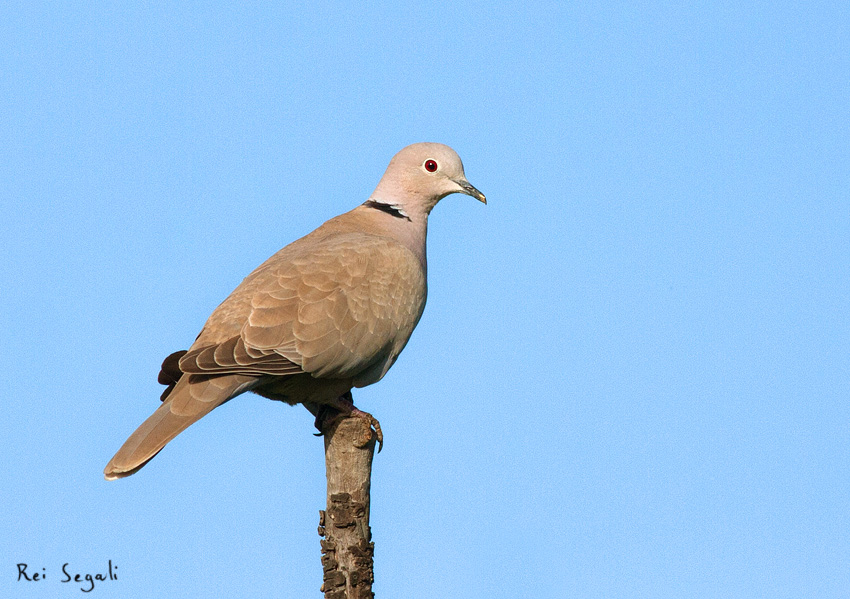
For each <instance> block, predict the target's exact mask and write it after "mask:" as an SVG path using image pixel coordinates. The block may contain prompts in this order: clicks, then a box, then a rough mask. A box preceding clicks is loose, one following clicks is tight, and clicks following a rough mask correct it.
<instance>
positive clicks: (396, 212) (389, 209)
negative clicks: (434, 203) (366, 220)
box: [363, 200, 410, 221]
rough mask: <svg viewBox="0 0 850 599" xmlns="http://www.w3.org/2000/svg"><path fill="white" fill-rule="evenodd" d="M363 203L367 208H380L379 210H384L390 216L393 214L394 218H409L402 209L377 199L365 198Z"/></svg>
mask: <svg viewBox="0 0 850 599" xmlns="http://www.w3.org/2000/svg"><path fill="white" fill-rule="evenodd" d="M363 205H364V206H368V207H369V208H374V209H376V210H380V211H381V212H386V213H387V214H389V215H390V216H394V217H396V218H403V219H405V220H408V221H409V220H410V217H409V216H407V214H405V212H404V210H402V209H401V208H400V207H399V206H396V205H394V204H384V203H383V202H379V201H377V200H366V201H365V202H364V203H363Z"/></svg>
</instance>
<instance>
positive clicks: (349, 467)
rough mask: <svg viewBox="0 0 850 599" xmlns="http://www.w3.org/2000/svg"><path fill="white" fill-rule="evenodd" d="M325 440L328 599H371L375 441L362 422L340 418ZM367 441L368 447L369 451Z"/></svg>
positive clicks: (322, 523)
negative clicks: (371, 505)
mask: <svg viewBox="0 0 850 599" xmlns="http://www.w3.org/2000/svg"><path fill="white" fill-rule="evenodd" d="M328 428H329V429H330V430H327V431H325V432H324V434H325V469H326V471H327V478H328V493H327V508H326V510H320V511H319V536H321V537H322V540H321V541H320V543H321V546H322V571H323V577H322V589H321V590H322V592H323V593H324V594H325V599H371V598H372V597H374V596H375V594H374V593H373V592H372V583H373V582H374V580H375V577H374V572H373V569H372V563H373V561H372V556H373V554H374V550H375V544H374V543H373V542H372V531H371V529H370V528H369V501H370V499H369V488H370V485H371V479H372V457H373V456H374V454H375V437H374V434H373V432H372V428H371V426H370V424H369V422H368V421H366V420H364V419H363V418H356V417H348V418H340V419H338V420H337V421H336V422H334V423H333V424H331V426H329V427H328ZM364 439H369V441H368V442H367V443H366V444H365V445H364V444H363V441H364Z"/></svg>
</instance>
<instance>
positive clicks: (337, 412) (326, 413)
mask: <svg viewBox="0 0 850 599" xmlns="http://www.w3.org/2000/svg"><path fill="white" fill-rule="evenodd" d="M349 416H353V417H355V418H363V419H364V420H366V421H367V422H368V423H369V425H370V426H371V428H370V430H369V437H368V438H366V439H364V441H363V443H361V444H360V447H363V446H365V445H366V444H367V443H368V442H369V441H371V440H372V431H371V429H372V428H374V429H375V438H376V439H377V440H378V453H381V449H382V448H383V446H384V433H383V432H381V423H380V422H378V419H377V418H375V417H374V416H372V415H371V414H370V413H369V412H364V411H363V410H359V409H358V408H356V407H355V406H354V399H353V398H352V397H351V391H347V392H346V393H345V394H344V395H340V396H339V397H337V398H336V399H335V400H333V401H330V402H328V403H326V404H322V405H321V406H320V407H319V410H318V413H317V414H316V422H315V426H316V428H317V429H319V436H321V435H324V434H325V431H326V430H328V427H329V426H331V425H332V424H333V423H334V422H335V421H336V420H337V419H339V418H348V417H349Z"/></svg>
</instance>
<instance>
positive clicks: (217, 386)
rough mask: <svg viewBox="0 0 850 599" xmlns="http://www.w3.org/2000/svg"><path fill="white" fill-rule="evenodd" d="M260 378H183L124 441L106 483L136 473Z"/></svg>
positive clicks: (108, 468)
mask: <svg viewBox="0 0 850 599" xmlns="http://www.w3.org/2000/svg"><path fill="white" fill-rule="evenodd" d="M256 382H257V379H256V377H251V376H244V375H225V376H215V377H203V376H196V375H190V376H183V377H180V381H179V382H178V383H177V385H176V386H175V387H174V390H173V391H171V393H169V394H168V398H167V399H166V400H165V401H164V402H163V404H162V405H161V406H159V408H157V410H156V411H155V412H154V413H153V414H151V415H150V416H149V417H148V419H147V420H145V421H144V422H143V423H142V425H141V426H140V427H139V428H137V429H136V430H135V432H134V433H133V434H132V435H130V438H129V439H127V440H126V441H125V442H124V445H122V446H121V449H119V450H118V453H116V454H115V456H113V458H112V459H111V460H110V461H109V463H108V464H107V465H106V468H104V470H103V475H104V476H105V477H106V480H115V479H116V478H124V477H125V476H130V475H131V474H135V473H136V472H137V471H138V470H139V469H140V468H141V467H142V466H144V465H145V464H147V463H148V462H149V461H150V460H151V459H152V458H153V457H154V456H155V455H156V454H157V453H159V452H160V450H161V449H162V448H163V447H165V446H166V444H167V443H168V442H169V441H171V440H172V439H173V438H174V437H176V436H177V435H179V434H180V433H182V432H183V431H184V430H186V428H187V427H188V426H189V425H190V424H192V423H193V422H195V421H197V420H198V419H200V418H202V417H203V416H206V415H207V414H209V413H210V412H211V411H212V410H213V409H214V408H216V407H218V406H220V405H221V404H223V403H224V402H226V401H227V400H229V399H231V398H233V397H235V396H237V395H239V394H240V393H243V392H244V391H247V390H248V389H250V388H251V387H252V386H253V385H254V384H256Z"/></svg>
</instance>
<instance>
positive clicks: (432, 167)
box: [425, 160, 437, 173]
mask: <svg viewBox="0 0 850 599" xmlns="http://www.w3.org/2000/svg"><path fill="white" fill-rule="evenodd" d="M425 170H426V171H428V172H429V173H433V172H436V170H437V162H436V161H434V160H426V161H425Z"/></svg>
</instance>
